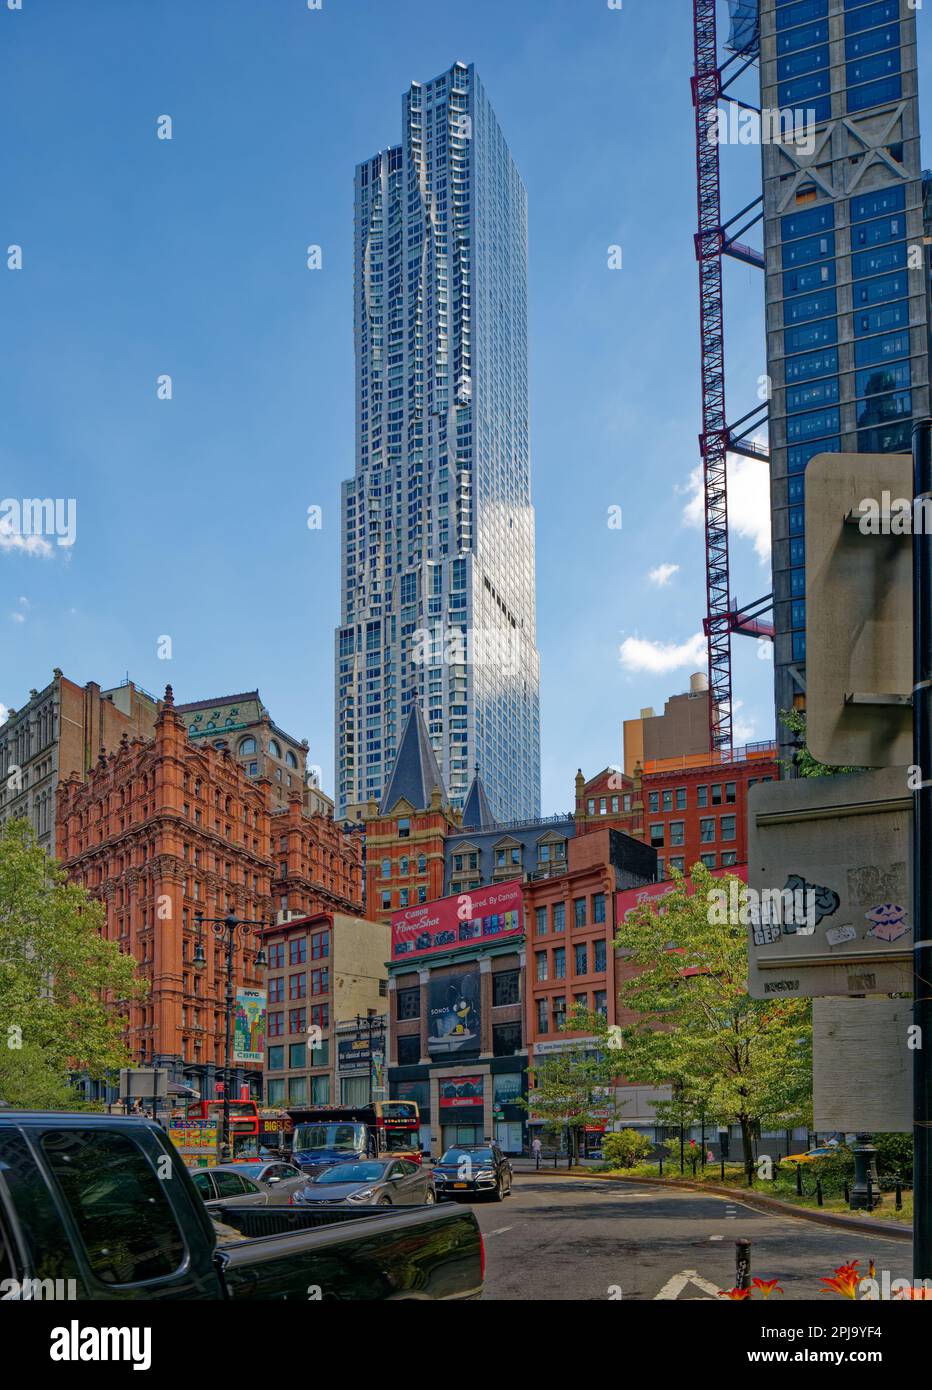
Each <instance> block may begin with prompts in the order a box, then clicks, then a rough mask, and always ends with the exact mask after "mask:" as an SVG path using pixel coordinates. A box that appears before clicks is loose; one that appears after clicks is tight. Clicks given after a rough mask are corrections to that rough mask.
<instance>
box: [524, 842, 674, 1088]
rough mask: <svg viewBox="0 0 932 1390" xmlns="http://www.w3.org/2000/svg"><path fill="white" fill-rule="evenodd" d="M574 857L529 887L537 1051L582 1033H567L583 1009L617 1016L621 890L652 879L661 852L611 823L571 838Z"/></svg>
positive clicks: (532, 1023)
mask: <svg viewBox="0 0 932 1390" xmlns="http://www.w3.org/2000/svg"><path fill="white" fill-rule="evenodd" d="M567 851H568V853H567V862H566V864H565V866H560V867H559V868H556V869H555V870H554V872H553V874H552V875H550V876H544V875H534V876H533V877H532V878H530V879H529V880H528V881H527V882H526V884H525V886H524V906H525V921H526V930H527V990H526V995H525V998H526V1005H527V1023H526V1028H527V1040H528V1045H529V1053H530V1062H529V1065H531V1066H533V1056H534V1054H535V1053H540V1052H546V1051H548V1050H549V1048H548V1044H556V1045H559V1041H560V1040H562V1041H564V1042H565V1041H567V1040H569V1039H572V1038H576V1037H578V1034H576V1033H561V1031H560V1030H561V1028H562V1027H563V1024H564V1022H565V1020H566V1018H567V1016H568V1015H569V1014H571V1013H572V1012H573V1010H574V1009H575V1008H577V1007H581V1008H584V1009H586V1010H587V1011H588V1012H591V1013H600V1014H602V1016H603V1017H604V1018H606V1019H607V1020H608V1022H609V1023H614V1022H616V1019H615V988H614V949H613V946H612V942H613V939H614V935H615V895H616V893H617V892H618V891H619V890H620V889H621V888H636V887H639V886H641V885H643V884H648V883H651V882H652V881H653V877H654V856H653V855H652V854H650V853H649V852H648V851H647V850H646V847H644V846H639V845H638V844H637V843H636V842H635V841H634V840H633V839H632V838H630V837H628V836H627V835H624V834H621V833H619V832H618V831H617V830H614V829H612V828H610V827H607V826H605V827H603V828H602V829H600V830H599V831H598V832H594V833H591V834H588V835H581V836H576V837H573V838H572V839H570V840H568V841H567Z"/></svg>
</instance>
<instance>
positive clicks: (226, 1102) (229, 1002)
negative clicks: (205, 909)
mask: <svg viewBox="0 0 932 1390" xmlns="http://www.w3.org/2000/svg"><path fill="white" fill-rule="evenodd" d="M226 931H227V992H226V1039H225V1044H224V1061H223V1069H224V1078H223V1139H222V1142H221V1153H223V1151H224V1149H226V1150H227V1151H228V1156H229V1158H232V1157H233V1150H232V1148H231V1146H230V1080H231V1077H230V1068H231V1064H232V1054H233V937H234V935H235V932H236V927H235V926H233V925H228V926H227V929H226Z"/></svg>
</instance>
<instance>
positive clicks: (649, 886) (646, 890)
mask: <svg viewBox="0 0 932 1390" xmlns="http://www.w3.org/2000/svg"><path fill="white" fill-rule="evenodd" d="M709 872H710V873H711V875H712V877H713V878H722V877H723V876H724V875H725V874H732V875H733V876H734V877H735V878H740V879H741V882H742V883H747V881H748V866H747V864H734V865H732V867H731V868H730V869H711V870H710V871H709ZM686 890H687V892H688V893H690V894H692V892H693V886H692V883H691V882H690V881H689V879H688V878H687V880H686ZM672 892H673V881H672V880H671V879H664V880H663V882H662V883H645V885H644V887H643V888H623V889H622V890H621V892H619V893H616V894H615V920H616V922H619V923H621V922H623V921H624V920H625V918H626V917H627V916H628V913H629V912H631V911H632V909H633V908H635V907H640V906H641V903H646V902H650V901H651V899H652V898H664V897H666V895H667V894H668V893H672Z"/></svg>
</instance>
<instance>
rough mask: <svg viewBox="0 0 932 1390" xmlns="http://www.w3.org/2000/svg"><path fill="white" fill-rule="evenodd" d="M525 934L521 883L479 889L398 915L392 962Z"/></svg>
mask: <svg viewBox="0 0 932 1390" xmlns="http://www.w3.org/2000/svg"><path fill="white" fill-rule="evenodd" d="M523 930H524V907H523V895H522V890H521V884H520V883H519V882H514V883H501V884H496V885H495V886H494V887H492V888H476V889H474V890H473V891H472V892H471V893H459V894H457V895H456V896H455V897H449V898H437V900H436V901H435V902H432V903H424V904H422V905H420V906H418V907H410V908H406V909H405V911H404V912H396V913H395V914H394V915H393V917H392V960H407V959H408V958H409V957H411V956H423V955H428V954H432V953H434V952H437V951H455V950H458V949H459V948H460V947H463V946H469V945H474V944H475V943H476V942H479V941H481V942H486V941H500V940H502V939H503V938H507V937H513V936H520V935H521V933H522V932H523Z"/></svg>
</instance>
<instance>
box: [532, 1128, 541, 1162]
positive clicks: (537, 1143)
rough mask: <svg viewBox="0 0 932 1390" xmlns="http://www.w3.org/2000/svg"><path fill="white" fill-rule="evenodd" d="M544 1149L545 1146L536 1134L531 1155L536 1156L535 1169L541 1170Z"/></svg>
mask: <svg viewBox="0 0 932 1390" xmlns="http://www.w3.org/2000/svg"><path fill="white" fill-rule="evenodd" d="M542 1148H543V1145H542V1144H541V1142H540V1138H539V1136H538V1135H536V1134H535V1135H534V1138H533V1139H532V1140H531V1153H532V1154H533V1155H534V1167H535V1168H537V1169H540V1155H541V1150H542Z"/></svg>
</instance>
